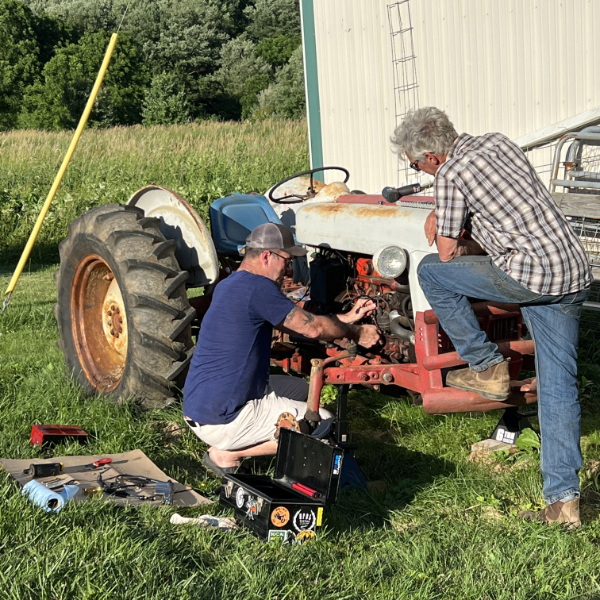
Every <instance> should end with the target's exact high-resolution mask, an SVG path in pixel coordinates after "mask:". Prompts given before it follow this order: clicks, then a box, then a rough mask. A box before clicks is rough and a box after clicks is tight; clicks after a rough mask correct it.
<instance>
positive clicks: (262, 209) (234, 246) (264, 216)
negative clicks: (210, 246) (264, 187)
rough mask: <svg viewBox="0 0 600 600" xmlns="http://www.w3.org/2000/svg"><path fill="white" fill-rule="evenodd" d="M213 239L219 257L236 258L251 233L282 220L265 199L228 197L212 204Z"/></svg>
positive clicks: (249, 196)
mask: <svg viewBox="0 0 600 600" xmlns="http://www.w3.org/2000/svg"><path fill="white" fill-rule="evenodd" d="M209 216H210V225H211V227H210V228H211V231H212V238H213V242H214V244H215V248H216V250H217V253H218V254H225V255H235V256H239V251H240V248H242V247H243V246H245V245H246V238H247V237H248V236H249V235H250V232H251V231H252V230H253V229H254V228H255V227H258V226H259V225H263V224H264V223H277V224H279V225H281V224H282V223H281V220H280V219H279V217H278V216H277V213H276V212H275V211H274V210H273V207H272V206H271V205H270V204H269V201H268V200H267V199H266V198H265V197H264V196H258V195H254V194H231V195H230V196H225V197H224V198H219V199H218V200H215V201H214V202H213V203H212V205H211V207H210V211H209Z"/></svg>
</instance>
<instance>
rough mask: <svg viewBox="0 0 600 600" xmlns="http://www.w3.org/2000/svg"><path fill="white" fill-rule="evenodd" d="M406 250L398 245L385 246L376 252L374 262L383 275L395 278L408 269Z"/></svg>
mask: <svg viewBox="0 0 600 600" xmlns="http://www.w3.org/2000/svg"><path fill="white" fill-rule="evenodd" d="M406 262H407V258H406V252H404V250H403V249H402V248H398V246H384V247H383V248H380V249H379V250H377V252H375V254H374V256H373V264H374V265H375V268H376V269H377V271H378V272H379V274H380V275H382V276H383V277H387V278H388V279H395V278H396V277H398V276H399V275H402V273H403V272H404V269H406Z"/></svg>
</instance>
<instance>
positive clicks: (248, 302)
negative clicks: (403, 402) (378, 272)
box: [183, 223, 379, 475]
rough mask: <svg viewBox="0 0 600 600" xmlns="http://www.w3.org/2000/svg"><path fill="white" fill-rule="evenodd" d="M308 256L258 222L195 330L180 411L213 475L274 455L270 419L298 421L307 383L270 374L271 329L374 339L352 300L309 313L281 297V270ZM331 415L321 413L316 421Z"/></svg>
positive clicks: (367, 307) (286, 235) (366, 307)
mask: <svg viewBox="0 0 600 600" xmlns="http://www.w3.org/2000/svg"><path fill="white" fill-rule="evenodd" d="M306 253H307V251H306V250H305V249H304V248H302V247H301V246H296V244H295V242H294V236H293V235H292V232H291V231H290V230H289V229H288V228H287V227H284V226H283V225H276V224H274V223H266V224H264V225H260V226H259V227H257V228H256V229H254V231H252V233H251V234H250V236H249V237H248V239H247V240H246V254H245V257H244V260H243V261H242V264H241V265H240V268H239V269H238V270H237V271H235V272H234V273H232V274H231V275H230V276H229V277H227V278H226V279H224V280H223V281H221V282H220V283H219V284H218V285H217V287H216V289H215V292H214V296H213V300H212V303H211V305H210V308H209V310H208V312H207V313H206V316H205V317H204V320H203V321H202V327H201V329H200V335H199V337H198V344H197V346H196V350H195V352H194V357H193V358H192V362H191V366H190V371H189V374H188V376H187V380H186V383H185V389H184V396H183V414H184V418H185V420H186V422H187V424H188V425H189V426H190V428H191V429H192V431H193V432H194V433H195V434H196V435H197V436H198V437H199V438H200V439H201V440H202V441H204V442H206V443H207V444H209V446H210V448H209V450H208V452H207V453H206V454H205V455H204V458H203V461H202V462H203V464H204V465H205V466H206V467H208V468H209V469H211V470H212V471H213V472H215V473H216V474H217V475H222V474H223V473H232V472H235V470H236V469H237V467H238V466H239V464H240V462H241V461H242V459H243V458H245V457H250V456H264V455H269V454H275V453H276V451H277V441H276V439H275V431H276V422H277V418H278V417H279V415H280V414H281V413H283V412H289V413H291V414H292V415H293V416H294V417H296V418H298V419H301V418H302V417H303V416H304V412H305V410H306V399H307V397H308V384H307V383H306V382H305V381H304V380H303V379H299V378H296V377H290V376H288V375H271V376H269V365H270V356H271V340H272V337H273V327H277V328H278V329H281V330H284V331H289V332H295V333H298V334H300V335H303V336H306V337H309V338H314V339H319V340H325V341H330V340H334V339H337V338H348V339H351V340H355V341H357V342H358V344H360V345H361V346H364V347H366V348H369V347H371V346H373V345H374V344H376V343H377V342H378V341H379V333H378V331H377V329H376V327H375V326H374V325H354V324H353V323H355V322H356V321H359V320H360V319H361V318H362V317H363V316H365V315H366V314H367V313H369V312H370V311H371V310H373V308H374V304H373V303H372V302H371V301H370V300H366V301H365V300H359V301H358V302H357V304H356V305H355V307H354V308H353V309H352V310H351V311H350V312H349V313H347V314H341V315H335V316H334V315H331V316H328V317H325V316H317V315H312V314H310V313H308V312H306V311H304V310H303V309H302V308H300V307H299V306H296V304H294V302H292V301H291V300H290V299H289V298H286V296H284V295H283V293H282V292H281V289H280V287H281V284H282V282H283V277H284V275H285V273H286V270H287V268H288V267H289V265H290V264H291V261H292V260H293V258H294V257H296V256H304V255H306ZM330 416H331V414H330V413H329V412H327V411H326V410H323V409H321V417H322V418H328V417H330Z"/></svg>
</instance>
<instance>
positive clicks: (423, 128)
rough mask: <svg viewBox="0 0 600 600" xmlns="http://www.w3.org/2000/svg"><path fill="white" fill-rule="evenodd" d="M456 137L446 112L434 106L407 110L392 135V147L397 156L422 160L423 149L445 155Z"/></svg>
mask: <svg viewBox="0 0 600 600" xmlns="http://www.w3.org/2000/svg"><path fill="white" fill-rule="evenodd" d="M457 137H458V133H456V129H454V125H452V123H451V122H450V119H449V118H448V115H447V114H446V113H445V112H444V111H443V110H440V109H439V108H435V106H426V107H425V108H419V109H418V110H410V111H408V113H407V114H406V116H405V117H404V119H403V121H402V123H401V124H400V125H398V127H396V129H395V130H394V135H393V136H392V137H391V142H392V148H393V150H394V152H396V153H397V154H398V155H399V156H400V157H404V156H406V154H409V155H410V156H411V158H412V159H413V160H424V159H425V154H424V153H425V152H432V153H433V154H439V155H444V154H448V152H450V148H452V144H454V141H455V140H456V138H457Z"/></svg>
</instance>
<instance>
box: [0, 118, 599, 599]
mask: <svg viewBox="0 0 600 600" xmlns="http://www.w3.org/2000/svg"><path fill="white" fill-rule="evenodd" d="M68 141H69V135H68V134H46V135H44V134H36V133H32V132H17V133H14V134H8V135H3V136H0V194H4V196H2V198H1V199H0V200H1V201H0V211H2V221H1V224H0V240H2V241H1V242H0V244H1V250H2V253H3V254H2V255H1V256H0V265H1V266H0V288H2V289H5V288H6V286H7V284H8V278H9V276H10V274H11V273H12V270H13V268H14V265H15V262H16V255H17V254H18V252H19V251H20V250H21V248H22V245H23V244H24V241H25V239H26V237H27V235H28V233H29V228H30V227H31V224H32V222H33V220H34V219H35V215H36V210H37V209H38V208H39V206H40V204H41V202H43V199H44V197H45V194H46V192H47V189H48V188H49V187H50V184H51V181H52V178H53V176H54V173H55V171H56V168H57V166H58V164H59V163H60V159H61V158H62V153H63V152H64V150H65V148H66V146H67V145H68ZM78 153H79V154H76V159H75V161H74V163H73V165H72V166H71V168H70V170H69V174H68V176H67V178H66V180H65V184H64V186H63V187H62V188H61V191H60V194H59V196H58V198H57V203H56V205H55V206H54V207H53V212H52V213H51V219H50V220H49V221H48V223H47V224H46V225H45V226H44V229H43V230H42V235H43V237H42V240H41V242H40V244H38V245H37V246H36V251H35V252H34V255H33V264H31V265H30V266H28V268H27V269H26V271H25V273H24V275H23V277H22V279H21V281H20V282H19V285H18V286H17V289H16V292H15V293H14V295H13V298H12V303H11V305H10V307H9V308H8V310H7V311H6V313H5V314H4V315H3V316H2V317H0V456H2V457H10V458H41V457H51V456H60V455H65V454H83V453H86V454H102V453H108V452H111V453H114V452H122V451H128V450H133V449H135V448H141V449H142V450H143V451H144V452H146V454H147V455H148V456H149V457H150V458H151V459H152V460H153V461H154V462H155V463H156V464H157V465H158V466H159V467H160V468H162V469H163V470H164V471H165V472H166V473H168V475H169V476H171V477H174V478H176V479H177V480H179V481H181V482H183V483H186V484H189V485H191V486H193V487H194V488H195V489H196V490H198V491H199V492H200V493H202V494H204V495H209V496H210V495H212V494H214V493H215V492H216V491H217V489H218V482H217V480H216V479H215V478H213V477H211V476H210V475H207V473H206V472H205V470H204V469H203V468H202V466H201V463H200V459H201V457H202V454H203V452H204V450H205V446H204V445H203V444H202V443H200V441H199V440H197V439H196V438H195V437H194V436H193V435H192V434H191V433H189V432H188V431H187V430H183V431H182V432H176V433H175V434H174V435H168V434H167V433H166V431H167V430H170V429H173V428H176V427H180V426H183V422H182V418H181V406H180V405H175V406H174V407H172V408H170V409H167V410H163V411H155V412H150V413H142V412H140V411H139V410H138V409H137V407H136V406H135V405H133V404H125V405H117V404H114V403H111V402H107V401H105V400H102V399H99V398H89V397H86V396H84V394H83V393H82V392H81V390H80V389H79V388H78V387H77V386H76V385H75V384H74V383H73V382H72V381H71V380H70V379H69V377H68V376H67V374H66V373H65V364H64V361H63V358H62V356H61V354H60V353H59V351H58V350H57V349H56V346H55V342H56V340H57V337H58V331H57V327H56V323H55V321H54V318H53V316H52V312H51V309H52V305H53V303H54V302H55V299H56V291H55V288H54V285H53V283H52V272H53V271H54V269H55V268H56V265H55V264H54V263H55V262H56V258H55V257H56V242H57V241H58V240H60V239H61V238H62V236H63V235H64V234H65V232H66V227H67V225H68V222H69V221H70V220H71V219H72V218H73V217H75V216H77V215H78V214H81V212H83V211H85V210H87V209H88V208H90V207H91V206H94V205H96V204H100V203H104V202H114V201H119V202H122V201H124V200H126V199H127V197H128V196H129V195H130V193H131V192H132V191H133V190H135V189H136V188H138V187H141V186H142V185H145V184H147V183H162V184H163V185H166V186H167V187H171V188H173V189H175V190H176V191H179V192H180V193H182V194H183V196H184V197H186V198H188V200H191V201H192V203H193V204H194V205H195V206H196V207H197V208H198V209H199V210H200V211H201V212H202V213H203V214H205V212H206V207H207V203H208V202H209V201H210V200H212V199H214V198H216V197H218V196H219V195H221V194H223V193H227V192H230V191H234V190H249V189H254V188H256V189H261V190H264V189H266V188H268V187H269V186H270V185H271V184H272V183H274V182H275V181H277V180H278V179H279V178H281V177H283V176H284V175H287V174H290V173H292V172H294V171H299V170H302V169H303V168H305V167H306V163H307V151H306V134H305V125H304V124H302V123H291V124H285V123H265V124H258V125H232V124H202V125H199V126H194V127H190V128H179V127H173V128H152V129H142V128H132V129H117V130H112V131H93V132H87V133H86V134H85V136H84V138H83V140H82V146H81V148H80V149H79V150H78ZM582 334H583V336H582V338H583V339H582V351H581V360H580V371H581V375H582V377H581V382H580V383H581V387H582V407H583V415H584V417H583V439H582V446H583V451H584V458H585V468H584V469H583V471H582V474H581V477H582V485H583V489H584V497H585V500H586V502H585V503H584V505H583V507H584V510H583V514H584V525H583V527H582V529H581V530H580V531H577V532H573V533H567V532H564V531H562V530H561V529H560V528H545V527H542V526H538V525H536V524H527V523H523V522H521V521H520V520H519V519H517V517H516V516H515V515H516V512H517V511H518V510H520V509H522V508H525V507H529V506H534V507H535V506H539V505H540V504H541V502H542V499H541V478H540V475H539V460H538V457H537V456H536V454H535V453H531V454H527V453H519V454H518V455H517V456H516V457H515V458H514V459H509V458H507V457H498V458H497V460H495V461H493V462H491V463H490V464H485V463H484V464H480V463H474V462H471V461H470V460H469V450H470V446H471V444H472V443H473V442H476V441H478V440H480V439H483V438H485V437H487V436H488V435H489V434H490V433H491V431H492V430H493V428H494V426H495V423H496V421H497V419H498V416H499V415H497V414H488V415H448V416H429V415H425V414H424V413H423V411H422V409H421V408H415V407H413V406H412V405H411V402H410V401H409V400H408V399H393V398H390V397H387V396H385V395H382V394H376V393H371V392H366V391H353V392H351V393H350V415H351V429H352V431H354V432H355V434H354V441H355V442H356V443H357V444H358V450H357V452H356V456H357V460H358V462H359V464H360V465H361V467H362V468H363V470H364V472H365V474H366V476H367V478H368V479H370V480H372V481H379V482H383V484H379V485H378V486H377V488H376V487H374V488H373V492H372V493H370V494H366V493H359V492H352V493H348V494H345V495H344V496H343V497H342V498H341V499H340V501H339V502H338V504H337V505H336V506H335V507H333V508H332V509H331V510H330V511H328V513H326V526H327V527H326V532H325V534H324V535H322V536H321V538H320V539H319V540H317V542H315V543H314V544H311V545H307V546H302V547H278V546H276V545H270V544H267V543H265V542H262V541H260V540H257V539H255V538H254V537H252V536H251V535H249V534H247V533H245V532H237V533H233V534H221V533H218V532H211V531H205V530H199V529H197V528H195V527H185V526H177V527H175V526H172V525H170V524H169V522H168V521H169V517H170V515H171V514H172V513H173V512H174V510H173V509H170V508H166V507H164V508H158V509H157V508H149V507H143V508H120V507H115V506H111V505H108V504H102V503H100V502H89V503H86V504H80V505H70V504H69V505H67V506H66V507H65V509H64V510H63V511H62V512H61V513H60V514H58V515H48V514H46V513H43V512H41V511H40V510H38V509H36V508H34V507H32V506H31V505H30V504H29V503H28V502H27V501H26V500H24V499H23V498H22V497H21V496H20V490H19V487H18V485H17V484H16V483H15V482H14V481H13V480H12V479H10V478H9V477H8V476H6V475H5V474H1V473H0V503H1V504H0V598H2V599H4V598H15V599H16V598H19V599H21V598H32V599H36V600H37V599H39V598H48V599H53V600H54V599H57V598H65V599H71V598H102V599H105V598H108V597H114V598H127V599H138V598H156V599H161V600H162V599H170V598H173V599H179V598H190V599H191V598H193V599H209V598H211V599H212V598H214V599H230V598H239V599H252V598H256V599H261V600H262V599H279V600H284V599H286V600H295V599H307V600H308V599H309V598H310V599H311V600H312V599H317V598H318V599H331V600H334V599H335V600H341V599H348V600H350V599H353V600H354V599H355V600H360V599H363V598H374V599H375V598H377V599H382V600H387V599H407V600H408V599H410V600H416V599H418V600H432V599H444V600H446V599H473V600H487V599H493V600H496V599H503V600H504V599H505V600H515V599H519V600H520V599H523V600H531V599H540V600H541V599H547V598H561V599H562V598H564V599H567V598H587V599H591V598H600V575H599V574H600V552H599V545H600V519H599V517H598V515H599V513H600V495H599V493H600V474H599V470H598V465H599V464H600V367H599V364H600V343H599V341H598V337H599V336H598V324H597V316H596V314H593V313H590V314H589V315H586V320H585V322H584V325H583V326H582ZM33 423H64V424H73V425H79V426H81V427H83V428H84V429H85V430H86V431H88V432H89V433H90V434H92V440H91V442H90V443H89V444H88V445H87V446H86V447H82V446H79V445H78V444H76V443H69V444H64V445H60V446H57V447H55V448H53V449H51V450H44V451H42V450H36V449H33V448H32V447H31V446H30V445H29V434H30V431H31V425H32V424H33ZM536 426H537V424H536V423H535V420H534V427H536ZM255 467H256V468H257V469H263V470H264V469H267V468H268V467H269V463H268V461H267V462H263V463H256V464H255ZM178 512H181V513H182V514H184V515H186V516H197V515H200V514H203V513H206V512H209V513H212V514H222V512H221V511H220V509H219V507H218V505H213V506H211V507H209V508H196V509H185V510H181V509H180V510H179V511H178Z"/></svg>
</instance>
